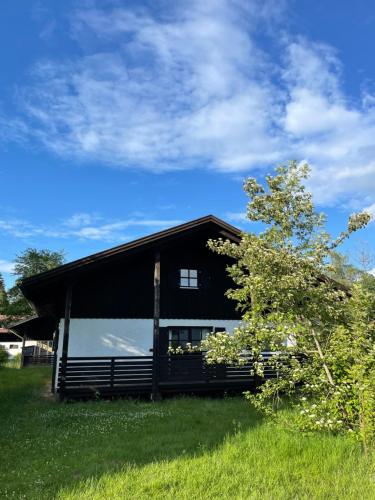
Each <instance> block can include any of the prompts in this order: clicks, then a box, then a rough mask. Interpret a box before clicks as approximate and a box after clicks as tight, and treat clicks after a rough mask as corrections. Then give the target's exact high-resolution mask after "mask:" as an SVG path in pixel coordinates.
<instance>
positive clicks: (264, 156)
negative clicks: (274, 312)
mask: <svg viewBox="0 0 375 500" xmlns="http://www.w3.org/2000/svg"><path fill="white" fill-rule="evenodd" d="M374 22H375V6H374V4H373V2H371V1H370V0H368V1H364V0H362V1H361V0H358V1H356V2H342V1H335V0H329V1H323V0H315V1H307V0H306V1H304V0H298V1H294V2H293V1H289V2H288V1H285V2H283V1H280V0H278V1H267V0H263V1H243V0H242V1H240V0H207V1H205V2H201V1H194V0H193V1H189V2H188V1H166V0H162V1H144V2H141V1H134V2H132V1H124V0H123V1H104V0H101V1H100V2H95V1H82V2H73V1H69V0H64V2H50V1H47V0H45V1H32V0H28V1H25V2H22V6H21V4H20V3H18V2H14V1H13V0H2V2H1V6H0V61H1V72H0V186H1V196H0V272H1V273H2V274H3V275H4V277H5V279H6V282H7V284H8V285H11V284H12V280H13V278H12V276H11V274H10V272H11V270H12V261H13V258H14V256H15V254H16V253H17V252H20V251H22V250H24V249H25V248H27V247H30V246H33V247H37V248H50V249H64V250H65V251H66V257H67V259H68V260H73V259H76V258H79V257H82V256H84V255H88V254H90V253H93V252H96V251H99V250H101V249H104V248H108V247H110V246H113V245H116V244H119V243H121V242H124V241H129V240H131V239H133V238H137V237H140V236H142V235H144V234H147V233H151V232H154V231H157V230H160V229H163V228H166V227H169V226H172V225H174V224H178V223H180V222H183V221H186V220H189V219H192V218H196V217H200V216H202V215H206V214H208V213H213V214H215V215H217V216H219V217H222V218H224V219H225V220H227V221H228V222H231V223H233V224H235V225H238V226H240V227H242V228H244V229H248V230H251V224H249V223H246V222H245V221H244V220H243V212H244V210H245V204H246V198H245V196H244V195H243V193H242V181H243V179H244V178H245V177H246V176H248V175H255V176H259V177H262V176H263V175H264V174H265V173H268V172H271V171H272V169H273V167H274V165H276V164H278V163H281V162H284V161H286V160H288V159H292V158H293V159H294V158H295V159H297V160H301V161H303V160H307V161H308V162H309V163H310V164H311V166H312V169H313V174H312V178H311V181H310V184H309V187H310V189H311V190H312V191H313V193H314V197H315V200H316V203H317V204H318V205H319V208H321V209H322V210H324V211H326V212H327V214H328V216H329V221H330V222H329V226H328V229H329V230H330V231H331V232H332V233H334V234H335V233H337V232H339V231H340V230H341V229H343V228H344V224H345V221H346V218H347V216H348V215H349V214H350V213H352V212H353V211H358V210H362V209H367V210H369V211H370V212H372V213H375V155H374V153H375V59H374V57H373V54H372V52H373V51H372V50H370V48H371V47H373V46H374V43H375V31H374V29H373V26H374ZM363 245H365V247H366V248H367V249H368V250H369V251H372V252H375V223H372V224H370V226H369V227H368V228H367V229H366V230H365V231H363V232H361V234H359V235H356V236H355V237H354V238H353V241H352V242H351V243H350V244H347V245H346V247H345V251H346V252H350V254H351V255H352V258H353V260H355V255H356V253H357V251H358V248H360V247H361V246H363ZM374 267H375V264H374Z"/></svg>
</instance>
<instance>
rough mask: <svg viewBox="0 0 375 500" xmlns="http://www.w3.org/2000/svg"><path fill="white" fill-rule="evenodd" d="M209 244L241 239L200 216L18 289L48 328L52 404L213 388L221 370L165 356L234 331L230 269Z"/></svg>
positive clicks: (198, 359) (194, 358) (190, 358)
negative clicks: (68, 397)
mask: <svg viewBox="0 0 375 500" xmlns="http://www.w3.org/2000/svg"><path fill="white" fill-rule="evenodd" d="M211 238H213V239H217V238H223V239H229V240H231V241H233V242H238V241H239V238H240V231H239V230H238V229H236V228H234V227H233V226H230V225H229V224H227V223H225V222H224V221H221V220H220V219H217V218H216V217H213V216H207V217H203V218H201V219H197V220H195V221H191V222H188V223H186V224H182V225H180V226H176V227H174V228H171V229H168V230H165V231H161V232H159V233H155V234H153V235H150V236H147V237H145V238H141V239H139V240H135V241H133V242H130V243H127V244H124V245H120V246H118V247H115V248H113V249H109V250H106V251H104V252H100V253H98V254H94V255H92V256H89V257H87V258H84V259H80V260H78V261H75V262H72V263H69V264H65V265H63V266H60V267H58V268H56V269H53V270H51V271H48V272H46V273H42V274H40V275H37V276H34V277H31V278H27V279H25V280H24V281H23V282H22V284H21V289H22V291H23V293H24V295H25V296H26V298H27V299H28V300H29V301H31V302H32V303H33V304H34V306H35V308H36V310H37V312H38V315H39V317H41V318H43V317H44V318H47V317H48V318H51V321H52V318H54V320H55V336H54V347H55V369H54V382H53V384H54V387H55V389H56V390H57V391H58V392H59V393H60V395H61V396H63V395H64V394H73V393H75V394H78V393H82V394H83V393H85V392H90V391H91V392H92V391H95V392H103V393H104V392H112V393H116V394H117V393H127V392H131V391H132V390H134V391H137V390H140V391H150V392H153V394H154V395H155V394H157V393H158V392H162V391H163V390H164V389H165V390H173V387H174V388H176V389H177V388H179V387H180V388H182V389H184V387H185V386H186V387H187V388H188V387H189V386H191V387H192V388H193V386H197V387H199V388H201V389H202V388H203V389H204V388H205V387H208V386H210V387H212V386H213V385H215V384H216V385H217V386H219V385H220V383H219V382H220V380H221V379H220V377H223V373H224V372H223V368H222V367H221V368H216V372H215V373H213V371H215V370H214V368H212V367H211V368H207V367H206V366H205V363H204V359H203V358H204V356H203V355H202V354H197V355H185V354H184V355H179V356H178V355H171V354H170V353H169V347H177V346H182V347H184V346H186V344H187V343H191V344H192V345H193V346H194V345H199V343H200V341H201V340H202V339H204V338H205V337H206V336H207V335H208V334H209V333H211V332H217V331H223V330H225V331H227V332H232V331H233V329H234V328H235V327H236V326H237V325H238V324H239V321H240V314H239V312H238V311H237V310H236V307H235V303H234V302H233V301H231V300H229V299H228V298H227V297H226V296H225V292H226V290H228V288H230V287H231V286H232V285H233V283H232V281H231V279H230V278H229V276H228V273H227V266H228V265H230V264H231V261H230V259H229V258H228V257H225V256H220V255H217V254H215V253H213V252H212V251H211V250H209V248H208V247H207V241H208V240H209V239H211ZM50 324H52V323H50ZM229 371H230V369H229ZM246 373H247V375H249V371H247V372H246ZM243 375H244V374H243ZM227 378H228V377H227ZM228 380H229V379H228ZM228 380H227V381H226V383H229V384H230V383H232V382H233V377H232V379H231V382H230V381H229V382H228ZM241 380H242V381H243V380H244V379H243V378H242V379H241ZM222 382H223V384H224V386H225V383H224V379H222ZM223 384H222V385H223Z"/></svg>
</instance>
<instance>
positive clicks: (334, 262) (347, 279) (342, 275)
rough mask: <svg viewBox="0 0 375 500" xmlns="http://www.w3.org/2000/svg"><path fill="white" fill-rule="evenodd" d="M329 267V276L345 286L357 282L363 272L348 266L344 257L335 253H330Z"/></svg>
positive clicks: (347, 261)
mask: <svg viewBox="0 0 375 500" xmlns="http://www.w3.org/2000/svg"><path fill="white" fill-rule="evenodd" d="M330 266H331V270H330V272H329V276H331V277H332V278H333V279H334V280H336V281H338V282H340V283H342V284H344V285H346V286H350V285H352V284H353V283H354V282H355V281H357V280H358V279H359V278H360V276H361V274H362V272H363V271H361V270H360V269H358V268H357V267H355V266H353V265H352V264H350V262H349V259H348V257H347V256H346V255H344V254H342V253H340V252H337V251H332V252H331V253H330Z"/></svg>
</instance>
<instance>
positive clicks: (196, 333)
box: [191, 328, 202, 340]
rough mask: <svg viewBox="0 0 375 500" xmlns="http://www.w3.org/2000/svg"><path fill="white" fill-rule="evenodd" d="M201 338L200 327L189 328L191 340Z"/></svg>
mask: <svg viewBox="0 0 375 500" xmlns="http://www.w3.org/2000/svg"><path fill="white" fill-rule="evenodd" d="M201 338H202V329H201V328H192V329H191V340H200V339H201Z"/></svg>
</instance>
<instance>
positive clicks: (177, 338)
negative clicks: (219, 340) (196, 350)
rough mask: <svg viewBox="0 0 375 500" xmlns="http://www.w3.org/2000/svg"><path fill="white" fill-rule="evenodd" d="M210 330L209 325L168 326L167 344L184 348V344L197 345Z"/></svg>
mask: <svg viewBox="0 0 375 500" xmlns="http://www.w3.org/2000/svg"><path fill="white" fill-rule="evenodd" d="M211 332H212V327H211V326H172V327H170V328H169V332H168V339H169V346H170V347H173V348H174V349H175V348H176V347H182V348H185V347H186V344H188V343H189V344H191V345H192V346H193V347H194V346H198V345H199V344H200V343H201V340H204V339H205V338H207V335H209V334H210V333H211Z"/></svg>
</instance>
